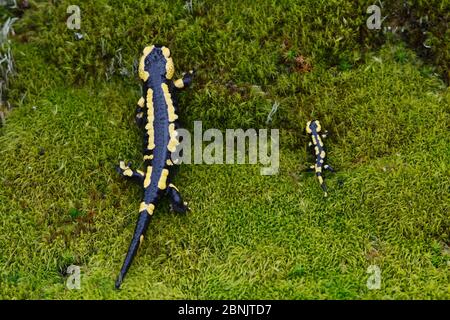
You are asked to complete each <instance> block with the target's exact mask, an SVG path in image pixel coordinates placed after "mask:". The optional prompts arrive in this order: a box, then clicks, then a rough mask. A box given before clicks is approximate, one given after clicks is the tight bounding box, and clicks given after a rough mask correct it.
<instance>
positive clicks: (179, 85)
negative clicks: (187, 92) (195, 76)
mask: <svg viewBox="0 0 450 320" xmlns="http://www.w3.org/2000/svg"><path fill="white" fill-rule="evenodd" d="M173 84H174V85H175V87H177V88H178V89H181V88H184V82H183V79H178V80H175V81H174V82H173Z"/></svg>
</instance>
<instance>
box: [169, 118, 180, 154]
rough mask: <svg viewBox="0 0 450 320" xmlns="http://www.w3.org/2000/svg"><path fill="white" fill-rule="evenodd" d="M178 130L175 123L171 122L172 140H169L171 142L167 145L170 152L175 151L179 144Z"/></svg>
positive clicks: (170, 134) (170, 133) (170, 132)
mask: <svg viewBox="0 0 450 320" xmlns="http://www.w3.org/2000/svg"><path fill="white" fill-rule="evenodd" d="M177 135H178V133H177V131H176V130H175V124H173V123H171V124H169V136H170V140H169V144H168V145H167V149H168V150H169V151H170V152H175V150H176V148H177V145H178V144H179V142H178V139H177Z"/></svg>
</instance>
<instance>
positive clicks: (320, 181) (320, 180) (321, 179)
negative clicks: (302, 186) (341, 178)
mask: <svg viewBox="0 0 450 320" xmlns="http://www.w3.org/2000/svg"><path fill="white" fill-rule="evenodd" d="M317 178H318V179H319V183H320V184H321V185H322V184H323V178H322V177H321V176H318V177H317Z"/></svg>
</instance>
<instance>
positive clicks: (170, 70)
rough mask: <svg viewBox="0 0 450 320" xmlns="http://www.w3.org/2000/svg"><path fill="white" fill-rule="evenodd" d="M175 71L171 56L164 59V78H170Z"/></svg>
mask: <svg viewBox="0 0 450 320" xmlns="http://www.w3.org/2000/svg"><path fill="white" fill-rule="evenodd" d="M174 73H175V66H174V65H173V60H172V58H167V60H166V79H169V80H170V79H172V77H173V74H174Z"/></svg>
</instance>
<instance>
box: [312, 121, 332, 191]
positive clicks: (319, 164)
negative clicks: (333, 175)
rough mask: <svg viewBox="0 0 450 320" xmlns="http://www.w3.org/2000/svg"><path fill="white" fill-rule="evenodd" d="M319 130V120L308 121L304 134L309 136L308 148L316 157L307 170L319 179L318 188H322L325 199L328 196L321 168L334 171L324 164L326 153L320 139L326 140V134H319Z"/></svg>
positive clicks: (320, 128)
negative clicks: (312, 149)
mask: <svg viewBox="0 0 450 320" xmlns="http://www.w3.org/2000/svg"><path fill="white" fill-rule="evenodd" d="M321 130H322V127H321V125H320V122H319V120H313V121H308V122H307V123H306V133H308V134H309V135H311V140H312V141H311V142H309V143H308V147H312V148H314V153H315V157H316V163H315V164H314V165H312V166H310V168H309V170H311V171H314V172H315V173H316V176H317V179H319V183H320V186H321V187H322V190H323V192H324V195H325V197H326V196H328V193H327V186H326V184H325V181H324V179H323V175H322V174H323V172H322V168H323V169H325V170H329V171H331V172H334V169H333V168H332V167H331V166H330V165H328V164H324V162H325V158H326V152H325V149H324V145H323V141H322V138H326V136H327V132H326V131H325V133H320V132H321Z"/></svg>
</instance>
